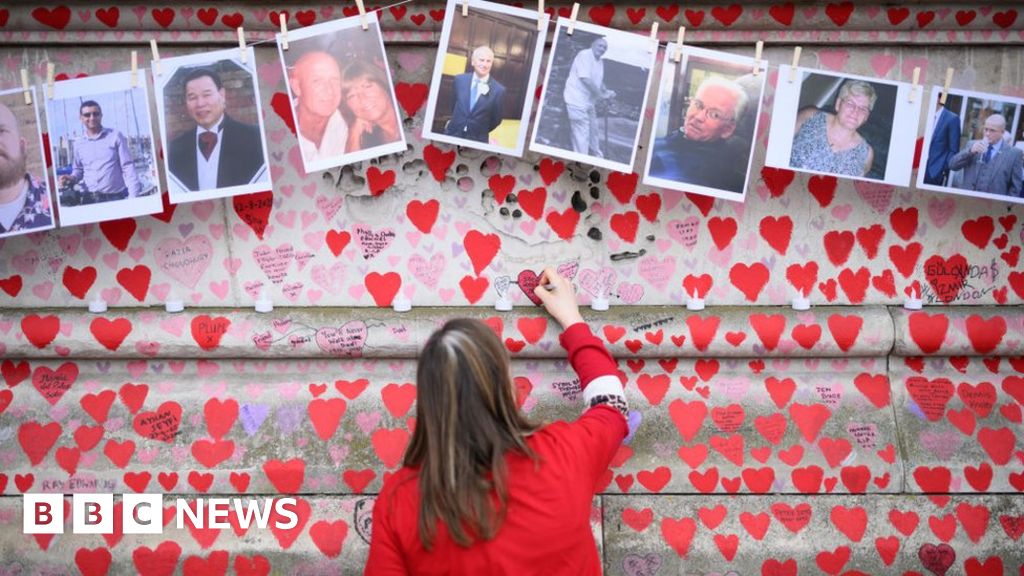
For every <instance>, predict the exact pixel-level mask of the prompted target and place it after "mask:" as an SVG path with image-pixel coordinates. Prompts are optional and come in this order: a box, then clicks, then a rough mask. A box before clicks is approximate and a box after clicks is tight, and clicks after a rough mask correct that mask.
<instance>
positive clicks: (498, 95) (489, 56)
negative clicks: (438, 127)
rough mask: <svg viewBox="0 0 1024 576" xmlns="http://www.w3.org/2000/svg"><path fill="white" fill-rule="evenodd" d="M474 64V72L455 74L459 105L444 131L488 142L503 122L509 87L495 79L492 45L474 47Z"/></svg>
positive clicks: (471, 62) (472, 62)
mask: <svg viewBox="0 0 1024 576" xmlns="http://www.w3.org/2000/svg"><path fill="white" fill-rule="evenodd" d="M470 64H471V66H472V67H473V71H472V72H466V73H464V74H459V75H458V76H456V77H455V104H454V106H453V107H452V115H451V119H450V120H449V121H448V124H447V125H446V126H445V129H444V133H445V134H446V135H448V136H454V137H456V138H465V139H467V140H475V141H477V142H485V143H486V142H487V141H488V138H489V134H490V133H491V130H494V129H495V128H497V127H498V125H499V124H501V121H502V106H503V104H504V98H505V87H504V86H502V84H501V82H498V81H497V80H495V79H494V78H491V66H492V65H493V64H494V51H493V50H491V49H490V48H489V47H487V46H478V47H477V48H476V49H475V50H473V55H472V58H471V59H470Z"/></svg>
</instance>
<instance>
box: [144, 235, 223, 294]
mask: <svg viewBox="0 0 1024 576" xmlns="http://www.w3.org/2000/svg"><path fill="white" fill-rule="evenodd" d="M153 255H154V256H155V257H156V265H157V267H158V268H160V269H161V270H163V271H164V272H165V273H166V274H167V275H168V276H170V277H171V278H174V279H175V280H177V281H178V282H181V283H182V284H183V285H185V286H188V287H189V288H195V287H196V284H198V283H199V279H200V278H201V277H202V276H203V273H204V272H206V269H207V268H209V267H210V262H211V260H212V258H213V246H211V245H210V238H209V237H207V236H189V237H188V238H186V239H185V240H178V239H177V238H165V239H163V240H161V241H160V242H159V243H158V244H157V245H156V250H155V251H154V253H153Z"/></svg>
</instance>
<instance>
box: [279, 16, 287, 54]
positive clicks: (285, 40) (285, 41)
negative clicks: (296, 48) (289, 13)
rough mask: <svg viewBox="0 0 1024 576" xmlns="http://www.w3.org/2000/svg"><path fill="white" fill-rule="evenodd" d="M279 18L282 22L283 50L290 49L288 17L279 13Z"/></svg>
mask: <svg viewBox="0 0 1024 576" xmlns="http://www.w3.org/2000/svg"><path fill="white" fill-rule="evenodd" d="M277 19H278V20H279V21H280V22H281V42H280V44H281V50H287V49H288V19H287V18H285V17H284V14H281V15H279V16H278V17H277Z"/></svg>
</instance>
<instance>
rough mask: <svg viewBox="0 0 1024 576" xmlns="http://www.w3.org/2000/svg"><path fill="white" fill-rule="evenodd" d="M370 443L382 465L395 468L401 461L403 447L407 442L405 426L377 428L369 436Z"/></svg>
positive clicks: (407, 433)
mask: <svg viewBox="0 0 1024 576" xmlns="http://www.w3.org/2000/svg"><path fill="white" fill-rule="evenodd" d="M370 443H371V444H372V445H373V451H374V453H375V454H376V455H377V458H379V459H380V461H381V462H382V463H383V464H384V466H385V467H387V468H395V467H397V466H398V465H399V464H400V463H401V462H402V456H403V455H404V454H405V448H406V446H408V444H409V431H408V430H406V429H405V428H394V429H388V428H378V429H377V430H374V431H373V434H372V435H371V436H370Z"/></svg>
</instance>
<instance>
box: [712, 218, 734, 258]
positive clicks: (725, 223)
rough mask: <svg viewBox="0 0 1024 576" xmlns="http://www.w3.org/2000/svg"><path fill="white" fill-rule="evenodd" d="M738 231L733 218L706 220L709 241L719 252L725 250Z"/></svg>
mask: <svg viewBox="0 0 1024 576" xmlns="http://www.w3.org/2000/svg"><path fill="white" fill-rule="evenodd" d="M738 229H739V226H738V225H737V224H736V219H735V218H728V217H727V218H719V217H718V216H715V217H714V218H711V219H710V220H708V232H710V233H711V239H712V240H713V241H714V243H715V246H716V247H717V248H718V249H719V250H725V249H726V248H727V247H728V246H729V243H730V242H732V239H733V237H735V236H736V232H737V230H738Z"/></svg>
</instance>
